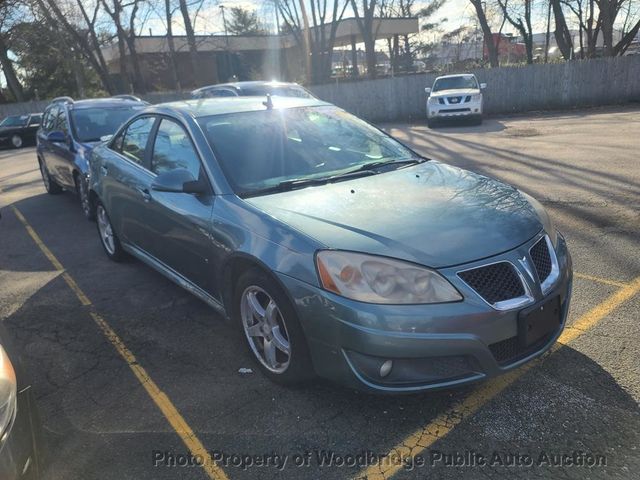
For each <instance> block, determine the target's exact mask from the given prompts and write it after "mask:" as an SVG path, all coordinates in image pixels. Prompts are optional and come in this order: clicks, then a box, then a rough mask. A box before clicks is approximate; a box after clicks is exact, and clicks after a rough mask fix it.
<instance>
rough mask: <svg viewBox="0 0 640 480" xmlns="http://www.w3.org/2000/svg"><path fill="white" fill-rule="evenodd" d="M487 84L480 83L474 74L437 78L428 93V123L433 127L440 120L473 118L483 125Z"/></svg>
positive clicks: (427, 90) (426, 89) (427, 89)
mask: <svg viewBox="0 0 640 480" xmlns="http://www.w3.org/2000/svg"><path fill="white" fill-rule="evenodd" d="M486 86H487V84H486V83H478V79H477V78H476V76H475V75H473V74H464V75H446V76H444V77H438V78H436V80H435V82H433V87H431V88H429V87H427V88H425V89H424V91H425V92H426V93H427V95H428V98H427V123H428V125H429V127H430V128H431V127H433V126H434V125H435V124H436V121H437V120H438V119H440V118H451V117H466V118H473V119H474V120H475V123H476V124H478V125H480V124H481V123H482V92H481V91H480V90H481V89H484V88H486Z"/></svg>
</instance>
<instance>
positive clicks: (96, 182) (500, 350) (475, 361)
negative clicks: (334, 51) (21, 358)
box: [90, 97, 572, 392]
mask: <svg viewBox="0 0 640 480" xmlns="http://www.w3.org/2000/svg"><path fill="white" fill-rule="evenodd" d="M91 169H92V170H91V191H90V195H91V201H92V205H93V206H95V209H96V216H97V225H98V232H99V234H100V240H101V241H102V245H103V247H104V250H105V252H106V253H107V255H108V256H109V258H111V259H113V260H119V259H121V258H122V257H123V255H124V254H125V253H128V254H131V255H133V256H135V257H137V258H138V259H140V260H142V261H144V262H146V263H147V264H149V265H151V266H152V267H154V268H155V269H157V270H158V271H160V272H161V273H163V274H164V275H166V276H167V277H169V278H170V279H172V280H173V281H175V282H176V283H178V284H179V285H181V286H183V287H184V288H186V289H188V290H189V291H191V292H192V293H194V294H195V295H197V296H198V297H200V298H202V299H203V300H205V301H207V302H208V303H209V304H210V305H212V306H213V307H214V308H216V309H217V310H218V311H220V312H222V313H223V314H226V315H228V316H229V317H231V318H232V319H233V321H234V322H237V324H238V325H239V328H242V330H243V332H244V335H245V337H246V341H247V345H248V347H249V349H250V351H251V352H252V354H253V355H254V356H255V358H256V361H257V362H258V365H259V366H260V367H261V368H262V370H263V371H264V372H265V374H266V375H267V376H268V377H270V378H271V379H273V380H275V381H279V382H283V383H291V382H296V381H299V380H302V379H305V378H308V377H310V376H312V375H313V374H315V373H317V374H319V375H321V376H324V377H327V378H330V379H333V380H335V381H338V382H341V383H343V384H346V385H350V386H354V387H359V388H363V389H369V390H373V391H378V392H413V391H419V390H427V389H433V388H438V387H450V386H454V385H461V384H466V383H469V382H474V381H478V380H480V379H485V378H488V377H491V376H495V375H498V374H501V373H504V372H506V371H508V370H510V369H513V368H515V367H517V366H519V365H522V364H523V363H525V362H527V361H529V360H531V359H532V358H534V357H536V356H539V355H541V354H542V353H543V352H544V351H546V350H548V349H549V348H550V346H551V345H552V344H553V343H554V342H555V340H556V339H557V338H558V336H559V335H560V333H561V332H562V329H563V328H564V325H565V320H566V317H567V312H568V308H569V301H570V296H571V283H572V270H571V258H570V256H569V252H568V249H567V245H566V243H565V240H564V238H563V237H562V235H561V234H560V233H558V231H557V230H556V229H555V227H554V225H553V223H552V221H551V219H550V218H549V216H548V215H547V213H546V211H545V209H544V207H543V206H542V205H541V204H540V203H538V202H537V201H536V200H534V199H533V198H532V197H530V196H529V195H527V194H525V193H523V192H520V191H519V190H517V189H516V188H514V187H512V186H510V185H505V184H503V183H500V182H498V181H496V180H493V179H491V178H488V177H486V176H483V175H479V174H476V173H472V172H469V171H466V170H462V169H459V168H455V167H452V166H450V165H446V164H444V163H440V162H438V161H435V160H429V159H426V158H424V157H421V156H420V155H418V154H417V153H415V152H413V151H412V150H410V149H409V148H407V147H405V146H404V145H402V144H400V143H399V142H397V141H396V140H394V139H393V138H391V137H390V136H388V135H387V134H385V133H384V132H382V131H380V130H378V129H377V128H375V127H373V126H371V125H369V124H368V123H366V122H364V121H362V120H360V119H358V118H356V117H354V116H353V115H350V114H348V113H347V112H345V111H343V110H341V109H339V108H337V107H335V106H333V105H330V104H328V103H324V102H321V101H319V100H316V99H294V98H275V99H272V100H271V101H264V99H263V98H262V97H250V98H242V99H229V100H221V99H215V100H205V101H201V100H192V101H188V102H180V103H173V104H166V105H160V106H156V107H150V108H148V109H146V110H145V111H144V112H141V113H139V114H138V115H136V116H135V117H134V118H132V119H131V120H130V121H129V122H127V124H125V125H124V126H123V127H122V128H121V129H120V131H119V132H118V133H117V134H116V136H115V137H114V138H113V140H112V141H111V142H109V143H105V144H102V145H100V146H98V147H96V148H95V149H94V151H93V155H92V160H91Z"/></svg>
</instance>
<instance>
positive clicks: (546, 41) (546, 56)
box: [544, 1, 582, 63]
mask: <svg viewBox="0 0 640 480" xmlns="http://www.w3.org/2000/svg"><path fill="white" fill-rule="evenodd" d="M550 30H551V1H549V5H547V35H546V37H545V39H544V63H547V61H548V60H549V35H550ZM580 31H582V30H580Z"/></svg>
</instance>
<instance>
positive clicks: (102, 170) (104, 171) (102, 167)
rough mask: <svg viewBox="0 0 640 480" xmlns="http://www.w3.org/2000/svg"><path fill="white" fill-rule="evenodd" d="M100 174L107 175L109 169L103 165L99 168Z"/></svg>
mask: <svg viewBox="0 0 640 480" xmlns="http://www.w3.org/2000/svg"><path fill="white" fill-rule="evenodd" d="M100 173H101V174H102V175H107V174H108V173H109V169H108V168H107V167H105V166H104V165H101V166H100Z"/></svg>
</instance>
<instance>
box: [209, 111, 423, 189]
mask: <svg viewBox="0 0 640 480" xmlns="http://www.w3.org/2000/svg"><path fill="white" fill-rule="evenodd" d="M198 121H199V123H200V125H201V126H202V129H203V130H204V132H205V134H206V135H207V138H208V140H209V142H210V144H211V145H212V147H213V149H214V152H215V154H216V157H217V159H218V161H219V163H220V165H221V167H222V169H223V171H224V173H225V175H226V176H227V179H228V180H229V182H230V183H231V185H232V187H233V188H234V190H235V191H236V193H237V194H238V195H240V196H249V195H252V194H253V195H255V194H259V193H260V191H261V190H267V189H270V188H273V187H275V186H277V185H279V184H281V183H282V182H286V181H289V180H296V181H298V180H311V179H313V180H320V179H324V178H328V177H332V176H334V175H339V174H342V173H347V172H350V171H355V170H357V169H358V168H359V167H362V166H363V165H365V164H370V163H374V162H375V163H377V162H381V161H400V160H407V159H410V158H414V157H415V156H416V155H415V154H414V153H413V152H412V151H411V150H409V149H408V148H406V147H404V146H402V145H401V144H400V143H398V142H397V141H395V140H393V139H392V138H391V137H389V136H387V135H385V134H384V133H382V132H380V131H379V130H377V129H376V128H374V127H372V126H371V125H369V124H368V123H366V122H364V121H362V120H359V119H358V118H356V117H354V116H353V115H350V114H348V113H346V112H344V111H342V110H340V109H338V108H335V107H301V108H289V109H283V110H278V109H275V110H262V111H257V112H245V113H235V114H228V115H216V116H210V117H203V118H200V119H198Z"/></svg>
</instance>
